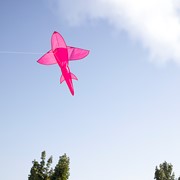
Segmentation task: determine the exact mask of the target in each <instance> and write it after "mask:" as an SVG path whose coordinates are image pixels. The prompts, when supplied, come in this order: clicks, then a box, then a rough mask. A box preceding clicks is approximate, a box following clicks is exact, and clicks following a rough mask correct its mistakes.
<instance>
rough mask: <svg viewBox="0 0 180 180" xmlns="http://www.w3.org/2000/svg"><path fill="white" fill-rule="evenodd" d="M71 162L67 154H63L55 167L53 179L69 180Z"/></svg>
mask: <svg viewBox="0 0 180 180" xmlns="http://www.w3.org/2000/svg"><path fill="white" fill-rule="evenodd" d="M69 163H70V160H69V158H68V157H67V156H66V154H64V155H63V156H60V158H59V162H58V164H57V165H56V167H55V169H54V173H53V175H52V178H51V180H67V179H68V178H69V175H70V173H69Z"/></svg>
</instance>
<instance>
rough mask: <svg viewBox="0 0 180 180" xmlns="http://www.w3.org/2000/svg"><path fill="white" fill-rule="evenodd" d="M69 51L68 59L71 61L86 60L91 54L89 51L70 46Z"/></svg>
mask: <svg viewBox="0 0 180 180" xmlns="http://www.w3.org/2000/svg"><path fill="white" fill-rule="evenodd" d="M67 49H68V59H69V60H70V61H73V60H79V59H82V58H85V57H86V56H87V55H88V54H89V50H85V49H80V48H76V47H70V46H68V47H67Z"/></svg>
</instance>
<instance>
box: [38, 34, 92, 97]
mask: <svg viewBox="0 0 180 180" xmlns="http://www.w3.org/2000/svg"><path fill="white" fill-rule="evenodd" d="M88 54H89V50H85V49H80V48H76V47H70V46H66V43H65V41H64V38H63V37H62V36H61V35H60V34H59V33H58V32H54V33H53V35H52V37H51V50H50V51H48V52H47V53H46V54H45V55H44V56H42V57H41V58H40V59H39V60H38V61H37V62H38V63H40V64H44V65H51V64H58V65H59V67H60V69H61V72H62V75H61V78H60V83H62V82H63V81H66V84H67V86H68V88H69V90H70V92H71V94H72V95H74V88H73V83H72V79H75V80H78V78H77V77H76V76H75V75H74V74H73V73H71V71H70V69H69V66H68V63H69V60H79V59H82V58H84V57H86V56H87V55H88Z"/></svg>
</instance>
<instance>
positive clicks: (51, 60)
mask: <svg viewBox="0 0 180 180" xmlns="http://www.w3.org/2000/svg"><path fill="white" fill-rule="evenodd" d="M37 62H38V63H40V64H44V65H52V64H56V63H57V61H56V58H55V57H54V54H53V52H52V50H50V51H48V52H47V53H46V54H45V55H43V56H42V57H41V58H40V59H39V60H38V61H37Z"/></svg>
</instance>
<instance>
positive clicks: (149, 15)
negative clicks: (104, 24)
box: [54, 0, 180, 64]
mask: <svg viewBox="0 0 180 180" xmlns="http://www.w3.org/2000/svg"><path fill="white" fill-rule="evenodd" d="M54 1H55V2H57V3H58V6H59V10H60V12H61V16H63V17H65V18H66V19H67V20H68V21H69V23H70V24H76V25H77V24H80V23H81V22H83V21H85V20H86V19H92V20H93V19H99V18H100V19H105V20H107V21H108V22H109V23H110V24H111V25H113V26H114V27H116V28H118V29H120V30H121V29H122V28H123V29H124V30H126V31H127V32H128V33H129V34H130V36H132V37H133V38H135V39H137V40H138V41H140V42H141V43H142V45H143V46H144V47H145V48H147V49H148V50H149V52H150V56H151V57H152V59H154V60H156V61H159V62H166V61H170V60H173V61H175V62H177V63H178V64H180V13H179V10H180V2H179V0H54Z"/></svg>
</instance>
